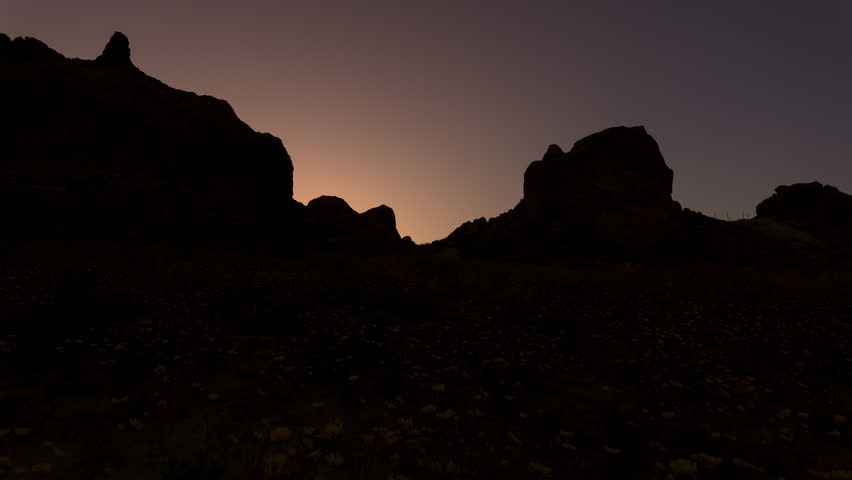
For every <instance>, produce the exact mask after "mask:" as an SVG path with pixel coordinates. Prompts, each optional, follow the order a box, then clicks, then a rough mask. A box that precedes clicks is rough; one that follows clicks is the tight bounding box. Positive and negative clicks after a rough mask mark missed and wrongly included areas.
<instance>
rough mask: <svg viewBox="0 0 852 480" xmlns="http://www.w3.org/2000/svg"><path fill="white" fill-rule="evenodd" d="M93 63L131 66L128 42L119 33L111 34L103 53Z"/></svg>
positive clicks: (123, 35)
mask: <svg viewBox="0 0 852 480" xmlns="http://www.w3.org/2000/svg"><path fill="white" fill-rule="evenodd" d="M95 61H96V62H99V63H102V64H104V65H113V66H133V62H131V61H130V40H128V39H127V36H126V35H125V34H123V33H121V32H115V33H113V34H112V37H110V39H109V43H107V45H106V47H104V52H103V53H102V54H101V55H100V56H99V57H98V58H96V59H95Z"/></svg>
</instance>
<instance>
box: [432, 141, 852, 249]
mask: <svg viewBox="0 0 852 480" xmlns="http://www.w3.org/2000/svg"><path fill="white" fill-rule="evenodd" d="M673 179H674V174H673V172H672V170H671V169H670V168H669V167H668V166H667V165H666V163H665V160H664V158H663V156H662V154H661V152H660V149H659V147H658V145H657V143H656V141H655V140H654V138H653V137H651V136H650V135H649V134H648V132H647V131H646V130H645V128H644V127H642V126H638V127H613V128H609V129H606V130H603V131H601V132H598V133H595V134H592V135H590V136H588V137H585V138H583V139H581V140H579V141H577V142H576V143H575V144H574V147H573V148H572V149H571V150H570V151H569V152H567V153H566V152H564V151H563V150H562V149H561V148H560V147H559V146H558V145H550V146H549V147H548V149H547V151H546V152H545V154H544V156H543V157H542V159H541V160H537V161H533V162H532V163H531V164H530V165H529V167H528V168H527V170H526V171H525V173H524V198H523V199H522V200H521V201H520V202H519V203H518V205H517V206H515V207H514V208H513V209H511V210H509V211H508V212H506V213H504V214H502V215H499V216H498V217H495V218H492V219H490V220H486V219H485V218H480V219H478V220H475V221H472V222H465V223H464V224H462V225H461V226H460V227H458V228H457V229H456V230H455V231H453V232H452V233H451V234H450V235H449V236H448V237H447V238H445V239H443V240H440V241H438V242H434V243H433V244H432V246H431V248H433V249H434V248H437V249H439V250H441V249H444V250H446V249H451V250H454V251H460V252H462V253H464V254H467V255H471V256H499V257H514V258H549V257H573V258H599V259H611V260H630V261H634V260H640V261H645V260H647V261H666V262H670V261H673V262H681V261H711V262H719V261H725V262H754V261H758V262H760V261H770V262H775V261H778V260H789V261H793V262H795V261H811V260H829V259H832V258H834V259H836V258H838V256H837V254H838V252H839V250H838V249H831V248H828V245H829V244H831V243H833V242H837V241H838V240H840V241H841V243H842V242H843V241H844V240H843V239H845V238H852V237H846V236H844V235H845V234H844V232H849V231H852V214H850V212H852V209H850V208H849V207H848V205H849V202H848V199H847V197H849V196H848V195H845V194H842V193H840V192H839V191H838V190H837V189H835V188H833V187H826V188H822V187H820V188H817V187H815V186H814V184H809V185H811V186H809V187H799V186H793V187H783V186H782V187H779V189H778V193H777V194H776V195H775V196H774V197H772V198H770V199H767V200H766V201H764V202H763V203H761V205H760V206H758V216H759V217H761V216H775V217H779V218H780V219H781V220H778V221H783V222H787V223H786V224H785V225H784V226H781V227H778V228H773V229H771V231H770V230H767V229H766V228H757V227H758V225H759V224H760V225H763V224H764V223H765V222H766V221H765V220H760V221H757V219H756V221H755V222H751V221H745V222H725V221H721V220H716V219H713V218H709V217H707V216H705V215H702V214H700V213H698V212H694V211H692V210H689V209H682V208H681V206H680V204H679V203H678V202H676V201H674V200H672V198H671V193H672V182H673ZM816 185H819V184H816ZM850 198H852V197H850ZM817 211H819V212H822V213H817ZM761 222H762V223H761ZM796 225H798V226H799V227H800V228H801V226H802V225H809V226H808V227H806V228H804V229H803V230H796V229H795V226H796ZM831 225H833V226H831ZM829 226H831V227H830V228H829ZM780 229H786V230H784V232H785V233H783V234H782V233H779V232H780ZM811 234H814V235H816V236H817V237H822V238H823V239H825V241H824V242H823V241H820V240H817V239H816V238H815V237H813V236H812V235H811ZM847 244H848V242H847ZM847 253H849V252H848V251H847ZM848 257H849V255H846V258H848Z"/></svg>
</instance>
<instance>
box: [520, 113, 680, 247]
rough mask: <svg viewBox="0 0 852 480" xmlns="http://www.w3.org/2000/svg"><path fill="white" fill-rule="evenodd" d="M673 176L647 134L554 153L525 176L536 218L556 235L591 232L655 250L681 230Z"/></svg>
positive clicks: (600, 136)
mask: <svg viewBox="0 0 852 480" xmlns="http://www.w3.org/2000/svg"><path fill="white" fill-rule="evenodd" d="M672 179H673V172H672V170H671V169H669V168H668V166H667V165H666V162H665V160H664V159H663V155H662V154H661V153H660V149H659V147H658V146H657V142H656V141H655V140H654V139H653V137H651V136H650V135H648V133H647V132H646V131H645V128H644V127H641V126H640V127H633V128H628V127H614V128H609V129H607V130H604V131H602V132H598V133H596V134H593V135H590V136H588V137H586V138H583V139H582V140H580V141H578V142H576V143H575V144H574V148H572V149H571V151H570V152H568V153H564V152H563V151H562V150H561V149H560V148H559V147H558V146H557V145H551V146H550V147H549V148H548V150H547V152H546V153H545V155H544V157H543V158H542V159H541V160H539V161H536V162H532V164H530V166H529V167H528V168H527V170H526V172H525V173H524V204H525V208H526V212H527V215H528V218H529V220H530V221H531V222H533V223H534V224H537V225H539V226H540V227H541V226H543V227H545V228H546V229H549V230H563V229H564V230H568V231H573V232H575V234H576V232H585V233H587V234H591V235H592V236H594V237H596V238H599V239H601V240H602V241H604V242H607V243H609V244H612V245H615V246H619V247H625V248H647V247H651V246H654V245H656V244H659V243H660V242H661V241H662V240H663V239H664V238H665V237H666V236H667V235H669V234H670V233H671V232H672V230H673V227H674V219H675V217H676V215H677V214H678V213H679V212H680V205H679V204H678V203H677V202H674V201H672V199H671V193H672Z"/></svg>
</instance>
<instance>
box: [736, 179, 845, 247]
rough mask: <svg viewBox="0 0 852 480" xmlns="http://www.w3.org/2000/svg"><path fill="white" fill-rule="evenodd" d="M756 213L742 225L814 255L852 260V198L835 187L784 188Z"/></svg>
mask: <svg viewBox="0 0 852 480" xmlns="http://www.w3.org/2000/svg"><path fill="white" fill-rule="evenodd" d="M756 213H757V216H756V217H755V218H753V219H749V220H743V221H741V222H739V223H741V224H743V225H746V226H749V227H751V228H754V229H756V230H758V231H760V232H762V233H764V234H766V235H768V236H771V237H774V238H781V239H783V240H784V241H787V242H789V243H791V244H793V245H795V246H796V248H797V249H799V250H802V251H805V252H810V253H811V254H812V255H823V256H828V257H830V258H835V259H836V258H841V259H842V258H852V195H848V194H846V193H843V192H841V191H840V190H838V189H837V188H836V187H833V186H831V185H823V184H821V183H819V182H810V183H796V184H793V185H781V186H778V187H777V188H776V189H775V193H774V194H773V195H772V196H770V197H769V198H766V199H765V200H763V201H762V202H760V203H759V204H758V205H757V208H756Z"/></svg>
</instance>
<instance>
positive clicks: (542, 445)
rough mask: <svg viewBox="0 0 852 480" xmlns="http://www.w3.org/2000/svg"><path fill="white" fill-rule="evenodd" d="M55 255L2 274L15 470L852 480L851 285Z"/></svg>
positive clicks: (25, 261)
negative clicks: (819, 479) (816, 475)
mask: <svg viewBox="0 0 852 480" xmlns="http://www.w3.org/2000/svg"><path fill="white" fill-rule="evenodd" d="M52 255H53V256H54V257H53V258H51V256H52ZM55 255H56V253H55V252H52V251H47V252H42V251H33V252H30V256H18V257H16V259H6V261H4V263H3V266H4V267H3V272H2V276H0V292H2V298H3V305H2V314H3V316H4V318H5V319H7V320H6V323H5V324H4V330H5V331H6V332H9V334H6V335H4V336H2V338H0V340H2V342H3V344H2V348H3V351H2V353H0V355H2V359H3V361H2V363H0V365H2V367H0V368H2V374H1V375H0V378H2V385H0V388H2V392H3V393H2V402H3V403H2V417H0V425H2V426H3V427H4V428H3V430H2V436H3V438H2V439H0V448H2V455H0V456H3V457H5V458H6V463H7V465H6V466H5V467H3V468H5V469H6V470H5V471H6V472H7V475H9V476H10V477H12V473H13V472H15V471H21V472H23V471H27V470H26V469H32V468H33V466H38V465H43V464H49V465H51V468H52V469H53V471H54V472H55V473H56V474H61V475H63V476H64V477H63V478H109V477H112V478H252V477H260V476H263V475H264V471H266V472H267V474H268V475H270V476H276V475H278V473H280V475H281V476H283V477H284V478H317V477H322V478H370V479H372V478H381V479H386V478H389V477H391V478H412V479H414V478H545V477H548V476H551V477H553V478H564V477H579V478H637V477H640V478H665V477H667V476H670V475H672V476H674V474H675V473H677V472H681V473H689V472H692V473H695V474H696V475H697V476H698V477H699V478H778V477H785V478H798V477H806V476H810V475H812V474H811V473H809V472H810V471H811V470H813V471H815V472H824V473H825V475H831V474H830V473H827V472H832V471H841V470H843V471H847V473H846V474H845V475H848V470H846V469H848V468H849V465H848V462H849V454H848V452H849V449H850V448H852V441H850V434H852V430H850V427H849V424H848V421H847V419H848V418H849V417H850V415H852V388H850V387H852V368H850V367H852V349H850V345H849V338H850V334H852V322H850V318H849V312H850V311H852V302H850V300H849V297H848V289H847V286H848V285H849V284H850V282H852V275H850V273H849V272H834V273H831V272H828V271H826V270H822V269H820V270H810V271H809V270H804V269H789V270H786V269H783V268H779V269H777V270H766V269H760V270H757V269H750V268H745V267H719V266H717V265H693V266H691V267H690V268H689V269H686V268H683V267H680V266H649V265H645V266H642V265H570V264H569V265H558V264H555V265H521V264H515V263H499V262H494V261H486V260H471V261H453V260H442V259H438V258H434V257H428V258H420V257H392V256H389V257H353V256H317V257H312V258H308V257H306V258H283V257H271V256H265V257H254V258H252V257H248V256H246V255H243V254H222V253H221V252H196V253H193V254H191V255H185V254H182V253H175V252H168V251H156V252H125V253H124V254H122V255H116V254H92V255H91V256H88V257H71V256H68V255H64V254H63V255H61V256H59V257H55ZM138 258H159V260H158V261H155V262H139V261H136V260H135V259H138ZM10 327H11V328H10ZM11 332H15V333H14V334H11ZM19 428H26V429H28V430H27V431H25V432H24V433H20V432H18V430H17V429H19ZM10 429H11V431H10ZM45 442H51V443H50V445H49V447H45ZM54 448H58V449H61V450H62V451H63V452H64V455H63V456H57V455H56V453H55V452H54V451H52V449H54ZM19 469H20V470H19ZM279 469H280V471H279ZM109 472H111V473H109ZM180 472H183V475H184V476H180V475H179V474H180ZM275 472H278V473H275ZM835 475H836V476H834V477H830V476H829V477H826V478H847V477H844V476H842V475H841V474H840V473H836V474H835ZM686 476H687V477H688V476H689V475H686Z"/></svg>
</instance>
